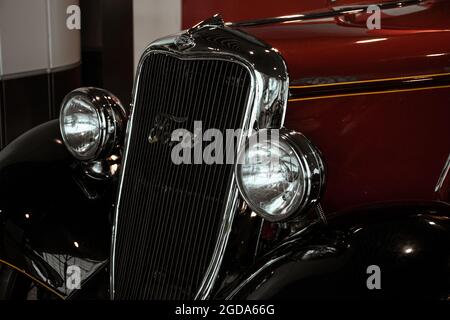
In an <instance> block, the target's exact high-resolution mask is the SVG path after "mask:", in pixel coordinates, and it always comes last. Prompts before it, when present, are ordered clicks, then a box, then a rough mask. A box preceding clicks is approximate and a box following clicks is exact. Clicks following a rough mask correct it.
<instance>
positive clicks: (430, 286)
mask: <svg viewBox="0 0 450 320" xmlns="http://www.w3.org/2000/svg"><path fill="white" fill-rule="evenodd" d="M370 266H376V267H379V271H380V272H378V271H374V269H371V268H369V267H370ZM376 267H375V268H376ZM372 268H373V267H372ZM375 272H377V273H378V275H379V278H378V279H379V282H376V281H375V282H374V279H375V278H374V276H375ZM369 277H370V279H369ZM367 282H369V284H371V285H370V286H368V285H367ZM374 284H377V285H380V287H381V289H377V288H376V287H375V288H374V286H373V285H374ZM369 287H370V289H369ZM449 295H450V206H449V205H448V204H446V203H420V204H417V203H415V204H395V205H394V204H385V205H379V206H376V207H372V208H361V209H357V210H352V211H348V212H343V213H340V214H337V215H334V216H331V217H329V219H328V224H327V225H323V224H319V223H316V224H313V225H310V226H309V227H307V228H305V229H303V230H301V231H300V232H298V233H297V234H296V235H294V236H292V237H290V238H288V239H286V240H285V241H283V243H282V244H280V245H279V246H277V247H276V248H275V249H273V250H272V251H271V252H269V253H268V254H266V255H264V256H263V257H262V258H260V259H258V262H257V263H256V264H255V265H254V267H252V268H251V269H250V270H248V271H247V272H245V274H243V275H241V277H240V278H239V281H238V284H237V285H235V286H233V288H230V289H229V290H228V292H222V293H221V295H220V298H228V299H314V298H317V299H342V298H413V299H416V298H426V299H428V298H430V299H448V297H449Z"/></svg>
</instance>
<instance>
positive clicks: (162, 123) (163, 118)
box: [148, 113, 188, 144]
mask: <svg viewBox="0 0 450 320" xmlns="http://www.w3.org/2000/svg"><path fill="white" fill-rule="evenodd" d="M187 120H188V118H186V117H175V116H172V115H170V114H165V113H160V114H158V115H156V117H155V122H154V126H153V128H152V129H151V130H150V135H149V136H148V142H150V143H156V142H160V143H162V144H167V143H169V142H170V138H171V130H170V129H171V125H172V124H174V123H175V124H176V123H178V124H180V123H184V122H186V121H187Z"/></svg>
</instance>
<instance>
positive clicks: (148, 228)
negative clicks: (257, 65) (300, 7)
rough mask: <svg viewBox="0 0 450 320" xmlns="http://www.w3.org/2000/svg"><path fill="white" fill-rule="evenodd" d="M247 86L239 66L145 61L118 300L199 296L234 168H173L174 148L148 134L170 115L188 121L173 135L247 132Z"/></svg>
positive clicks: (126, 184) (120, 232) (128, 175)
mask: <svg viewBox="0 0 450 320" xmlns="http://www.w3.org/2000/svg"><path fill="white" fill-rule="evenodd" d="M250 82H251V79H250V74H249V72H248V70H247V69H246V68H245V67H244V66H242V65H241V64H239V63H237V62H233V61H226V60H219V59H205V58H201V59H200V58H196V59H180V58H178V57H175V56H172V55H170V54H166V53H161V52H153V53H150V54H148V55H147V56H146V58H145V60H144V62H143V64H142V67H141V74H140V80H139V83H138V87H137V92H136V101H135V105H134V115H133V126H132V132H131V133H130V136H129V146H128V150H127V163H126V169H125V171H124V173H123V177H122V187H121V188H122V191H121V196H120V199H119V204H118V217H117V225H116V238H115V250H114V252H115V256H114V283H115V287H114V290H115V298H116V299H192V298H194V296H195V294H196V293H197V291H198V289H199V287H200V285H201V281H202V279H203V277H204V276H205V273H206V270H207V268H208V265H209V263H210V261H211V258H212V255H213V252H214V248H215V246H216V243H217V240H218V236H219V231H220V227H221V223H222V221H223V219H224V215H225V205H226V200H227V197H228V192H229V190H228V188H229V185H230V182H231V177H232V174H233V165H227V164H213V165H207V164H204V163H202V164H190V165H189V164H181V165H175V164H173V163H172V161H171V151H172V148H171V146H170V145H169V144H163V143H153V144H151V143H149V142H148V136H149V134H150V130H151V129H152V128H153V127H154V125H155V119H156V117H157V116H160V117H161V116H164V117H167V116H173V117H177V118H186V119H187V120H186V121H185V122H182V123H179V122H177V121H173V120H172V121H169V124H168V125H169V131H170V133H171V132H172V131H173V130H174V129H176V128H184V129H187V130H189V131H190V132H194V121H202V125H203V132H205V131H206V130H207V129H210V128H216V129H219V130H221V132H222V133H223V135H224V138H225V133H226V129H237V128H240V127H241V126H242V122H243V117H244V113H245V111H246V106H247V103H248V99H249V90H250ZM207 144H208V143H203V147H205V146H206V145H207ZM224 147H225V146H224ZM225 156H226V153H225V152H224V158H225ZM192 160H194V157H193V156H192Z"/></svg>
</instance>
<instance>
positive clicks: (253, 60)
mask: <svg viewBox="0 0 450 320" xmlns="http://www.w3.org/2000/svg"><path fill="white" fill-rule="evenodd" d="M183 34H186V35H188V36H189V38H190V39H192V41H193V46H192V47H188V48H183V50H181V51H180V50H179V48H178V47H177V45H176V40H177V39H178V38H179V37H180V36H181V35H183ZM153 53H164V54H169V55H172V56H175V57H177V58H179V59H219V60H226V61H232V62H235V63H239V64H241V65H243V66H244V67H245V68H246V69H247V70H248V71H249V73H250V76H251V86H250V96H249V100H248V104H247V107H246V108H247V109H246V111H245V117H244V120H243V124H242V127H243V129H244V130H242V133H241V136H240V137H239V142H240V143H239V146H241V144H242V142H243V141H244V132H245V134H248V135H250V134H252V133H253V131H254V130H258V129H261V128H281V127H282V125H283V123H284V117H285V112H286V106H287V101H288V90H289V77H288V74H287V67H286V64H285V62H284V60H283V58H282V57H281V55H280V54H279V53H278V51H277V50H276V49H273V48H271V47H269V46H268V45H266V44H264V43H262V42H261V41H259V40H257V39H255V38H254V37H252V36H250V35H248V34H246V33H244V32H242V31H239V30H234V29H231V28H229V27H226V26H225V25H224V23H223V20H222V19H221V17H220V16H214V17H213V18H211V19H209V20H206V21H205V22H203V23H200V24H198V25H197V26H195V27H193V28H191V29H190V30H188V31H186V32H182V33H178V34H175V35H172V36H168V37H165V38H162V39H159V40H156V41H155V42H153V43H151V44H150V45H149V46H148V47H147V49H146V50H145V52H144V53H143V55H142V56H141V59H140V61H139V65H138V70H137V74H136V79H135V83H134V87H133V102H132V110H133V111H132V114H131V119H130V121H129V123H128V127H127V131H126V143H125V156H124V160H123V161H124V162H123V169H122V172H121V174H120V182H119V192H118V198H117V205H116V210H115V218H114V225H113V234H112V247H111V273H110V289H111V290H110V291H111V292H110V293H111V298H112V299H114V272H115V270H114V265H115V244H116V233H117V226H118V217H119V210H120V199H121V195H122V188H123V177H124V175H125V172H126V167H127V160H128V149H129V145H130V136H131V133H132V131H133V116H134V107H135V103H136V99H137V89H138V87H139V80H140V76H141V72H142V65H143V63H144V60H145V58H146V57H147V56H148V55H149V54H153ZM245 129H247V130H245ZM239 149H240V148H238V151H239ZM232 178H233V179H232V182H231V184H230V186H229V195H228V199H227V203H226V206H225V212H224V219H223V222H222V225H221V227H220V232H219V237H218V239H217V242H216V247H215V249H214V253H213V256H212V259H211V262H210V264H209V266H208V269H207V271H206V273H205V276H204V278H203V281H202V283H201V285H200V288H199V290H198V292H197V294H196V296H195V298H196V299H207V298H209V297H210V294H211V291H212V289H213V286H214V284H215V280H216V278H217V275H218V272H219V269H220V266H221V263H222V259H223V255H224V252H225V249H226V246H227V243H228V238H229V236H230V233H231V226H232V223H233V218H234V215H235V213H236V212H237V211H238V209H239V206H238V200H239V191H238V189H237V187H236V184H235V179H234V175H233V177H232Z"/></svg>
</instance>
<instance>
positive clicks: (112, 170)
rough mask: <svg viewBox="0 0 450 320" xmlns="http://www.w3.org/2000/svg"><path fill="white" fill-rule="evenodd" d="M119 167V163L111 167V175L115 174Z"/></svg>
mask: <svg viewBox="0 0 450 320" xmlns="http://www.w3.org/2000/svg"><path fill="white" fill-rule="evenodd" d="M117 169H119V165H118V164H113V165H111V167H110V168H109V172H111V175H115V174H116V172H117Z"/></svg>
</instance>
